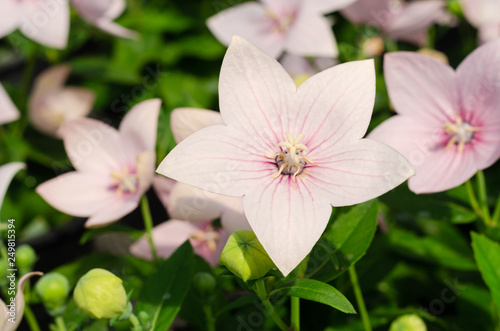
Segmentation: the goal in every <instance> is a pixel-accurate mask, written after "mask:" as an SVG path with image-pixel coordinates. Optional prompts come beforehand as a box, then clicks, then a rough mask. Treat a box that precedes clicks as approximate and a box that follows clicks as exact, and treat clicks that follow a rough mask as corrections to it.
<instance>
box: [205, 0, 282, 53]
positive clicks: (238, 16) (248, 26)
mask: <svg viewBox="0 0 500 331" xmlns="http://www.w3.org/2000/svg"><path fill="white" fill-rule="evenodd" d="M274 24H275V23H274V21H273V19H272V18H271V17H270V16H269V15H268V14H267V12H266V8H264V6H263V5H262V4H260V3H258V2H247V3H243V4H240V5H237V6H234V7H231V8H229V9H226V10H223V11H222V12H220V13H218V14H216V15H214V16H212V17H210V18H209V19H208V20H207V26H208V28H209V29H210V31H211V32H212V33H213V34H214V36H215V37H216V38H217V39H218V40H219V41H220V42H221V43H222V44H224V45H229V44H230V42H231V38H232V37H233V35H240V36H242V37H244V38H245V39H248V40H249V41H251V42H252V43H254V44H255V45H256V46H257V47H259V48H260V49H262V50H263V51H264V52H266V53H267V54H269V55H270V56H272V57H274V58H276V57H278V56H280V55H281V53H283V49H284V45H285V35H284V34H283V33H280V32H279V31H276V30H275V29H274Z"/></svg>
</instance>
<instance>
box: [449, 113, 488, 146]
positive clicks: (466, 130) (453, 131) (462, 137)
mask: <svg viewBox="0 0 500 331" xmlns="http://www.w3.org/2000/svg"><path fill="white" fill-rule="evenodd" d="M480 130H481V128H479V127H475V126H472V125H470V124H469V123H465V122H464V121H463V120H462V118H461V117H460V115H457V117H456V120H455V123H446V124H445V125H444V131H445V132H446V133H447V134H448V135H449V136H450V140H449V141H448V144H447V145H446V149H447V150H448V149H450V148H451V146H453V145H454V144H457V145H458V147H457V150H458V152H459V153H462V152H463V150H464V147H465V144H468V143H470V141H471V140H472V137H473V136H474V132H477V131H480Z"/></svg>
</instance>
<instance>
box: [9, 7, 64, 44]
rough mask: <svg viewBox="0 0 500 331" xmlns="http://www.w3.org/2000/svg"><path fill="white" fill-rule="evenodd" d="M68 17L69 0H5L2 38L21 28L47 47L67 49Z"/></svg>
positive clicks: (25, 33) (27, 35)
mask: <svg viewBox="0 0 500 331" xmlns="http://www.w3.org/2000/svg"><path fill="white" fill-rule="evenodd" d="M69 19H70V13H69V5H68V1H67V0H60V1H51V0H30V1H19V0H2V1H0V38H2V37H4V36H6V35H8V34H10V33H11V32H13V31H14V30H16V29H19V30H20V31H21V32H22V33H23V34H24V35H25V36H26V37H28V38H30V39H32V40H34V41H36V42H38V43H40V44H42V45H44V46H48V47H53V48H58V49H64V48H66V45H67V43H68V34H69Z"/></svg>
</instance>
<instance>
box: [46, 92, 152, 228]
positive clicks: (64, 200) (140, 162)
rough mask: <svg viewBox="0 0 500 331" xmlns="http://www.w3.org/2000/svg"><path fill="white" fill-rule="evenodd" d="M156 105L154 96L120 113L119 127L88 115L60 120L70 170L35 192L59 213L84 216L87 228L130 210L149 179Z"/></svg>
mask: <svg viewBox="0 0 500 331" xmlns="http://www.w3.org/2000/svg"><path fill="white" fill-rule="evenodd" d="M160 105H161V101H160V100H159V99H153V100H148V101H144V102H141V103H140V104H138V105H137V106H135V107H134V108H132V109H131V110H130V111H129V113H128V114H127V115H126V116H125V117H124V118H123V121H122V123H121V124H120V129H119V131H117V130H116V129H114V128H112V127H110V126H109V125H107V124H105V123H103V122H100V121H97V120H94V119H90V118H81V119H76V120H70V121H66V122H65V123H64V124H63V131H62V135H63V141H64V147H65V148H66V153H67V154H68V157H69V159H70V160H71V163H72V164H73V166H74V167H75V169H76V171H73V172H69V173H66V174H63V175H61V176H58V177H56V178H54V179H52V180H49V181H47V182H45V183H43V184H41V185H40V186H38V187H37V189H36V191H37V192H38V193H39V194H40V195H41V196H42V197H43V198H44V199H45V200H46V201H47V202H48V203H50V204H51V205H52V206H53V207H55V208H56V209H59V210H60V211H62V212H64V213H67V214H70V215H74V216H78V217H89V219H88V221H87V223H85V225H86V226H87V227H97V226H103V225H106V224H108V223H111V222H113V221H115V220H118V219H120V218H121V217H123V216H125V215H127V214H128V213H130V212H131V211H132V210H134V209H135V208H136V207H137V206H138V204H139V200H140V198H141V196H142V195H143V194H144V192H146V190H147V189H148V188H149V187H150V186H151V183H152V181H153V177H154V167H155V145H156V131H157V122H158V114H159V110H160Z"/></svg>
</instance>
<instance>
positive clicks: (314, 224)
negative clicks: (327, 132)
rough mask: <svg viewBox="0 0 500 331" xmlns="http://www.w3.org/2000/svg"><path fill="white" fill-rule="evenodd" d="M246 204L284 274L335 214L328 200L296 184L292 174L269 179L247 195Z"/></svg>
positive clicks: (258, 233)
mask: <svg viewBox="0 0 500 331" xmlns="http://www.w3.org/2000/svg"><path fill="white" fill-rule="evenodd" d="M243 206H244V209H245V213H246V215H247V217H248V222H249V223H250V225H251V226H252V229H253V231H254V232H255V235H256V236H257V238H258V239H259V241H260V243H261V244H262V246H263V247H264V249H265V250H266V252H267V253H268V254H269V257H270V258H271V259H272V260H273V262H274V263H275V264H276V266H277V267H278V269H279V270H280V271H281V272H282V273H283V275H284V276H286V275H288V274H289V273H290V272H291V271H292V270H293V269H294V268H295V267H296V266H297V265H298V264H299V263H300V262H301V261H302V260H303V259H304V258H305V257H306V255H307V254H309V252H310V251H311V249H312V247H313V246H314V244H315V243H316V242H317V241H318V239H319V237H320V236H321V234H322V233H323V231H324V230H325V227H326V225H327V224H328V220H329V219H330V214H331V213H332V207H331V206H330V204H329V203H328V201H327V200H326V199H324V198H323V197H321V196H320V195H317V196H313V195H311V192H310V189H309V187H308V186H307V185H306V184H305V182H303V181H297V183H296V184H294V185H293V186H292V181H291V179H290V176H286V177H285V176H281V177H279V178H276V179H274V178H268V179H267V181H266V182H265V183H264V184H263V185H262V186H260V187H258V188H255V189H254V190H253V191H252V192H250V193H248V194H247V195H245V196H244V197H243ZM257 206H258V207H257Z"/></svg>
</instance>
